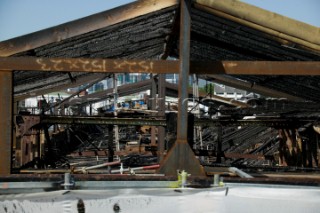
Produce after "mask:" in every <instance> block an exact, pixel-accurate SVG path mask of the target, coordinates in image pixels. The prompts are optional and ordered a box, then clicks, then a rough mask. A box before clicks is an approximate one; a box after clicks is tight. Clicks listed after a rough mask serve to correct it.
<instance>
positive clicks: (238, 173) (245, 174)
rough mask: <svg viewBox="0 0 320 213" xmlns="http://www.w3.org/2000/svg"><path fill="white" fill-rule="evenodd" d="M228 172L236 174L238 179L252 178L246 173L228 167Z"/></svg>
mask: <svg viewBox="0 0 320 213" xmlns="http://www.w3.org/2000/svg"><path fill="white" fill-rule="evenodd" d="M228 170H229V171H230V172H232V173H235V174H237V175H238V176H239V177H241V178H253V177H252V176H251V175H249V174H248V173H245V172H244V171H241V170H240V169H238V168H236V167H230V168H229V169H228Z"/></svg>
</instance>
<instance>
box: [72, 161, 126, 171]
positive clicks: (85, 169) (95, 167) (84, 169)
mask: <svg viewBox="0 0 320 213" xmlns="http://www.w3.org/2000/svg"><path fill="white" fill-rule="evenodd" d="M120 163H121V161H115V162H107V163H103V164H99V165H95V166H88V167H84V168H80V169H75V170H74V172H83V173H85V172H86V171H88V170H92V169H98V168H103V167H107V166H114V165H118V164H120Z"/></svg>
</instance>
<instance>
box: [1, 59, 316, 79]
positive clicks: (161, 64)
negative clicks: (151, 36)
mask: <svg viewBox="0 0 320 213" xmlns="http://www.w3.org/2000/svg"><path fill="white" fill-rule="evenodd" d="M0 70H2V71H7V70H25V71H28V70H32V71H56V72H100V73H104V72H106V73H159V74H161V73H168V74H170V73H179V61H169V60H166V61H164V60H129V59H128V60H127V59H90V58H76V59H75V58H36V57H34V58H33V57H2V58H0ZM190 73H195V74H228V75H320V62H319V61H191V62H190Z"/></svg>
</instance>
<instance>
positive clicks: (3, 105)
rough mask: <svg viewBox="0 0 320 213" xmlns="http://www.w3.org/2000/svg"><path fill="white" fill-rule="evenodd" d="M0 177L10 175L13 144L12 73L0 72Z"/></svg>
mask: <svg viewBox="0 0 320 213" xmlns="http://www.w3.org/2000/svg"><path fill="white" fill-rule="evenodd" d="M0 86H1V89H0V100H1V101H0V144H1V149H0V175H6V174H10V171H11V144H12V123H13V122H12V90H13V88H12V72H10V71H9V72H8V71H7V72H6V71H3V72H0Z"/></svg>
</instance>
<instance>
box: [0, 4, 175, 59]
mask: <svg viewBox="0 0 320 213" xmlns="http://www.w3.org/2000/svg"><path fill="white" fill-rule="evenodd" d="M177 4H178V0H152V1H150V0H141V1H135V2H133V3H130V4H126V5H124V6H120V7H117V8H114V9H111V10H108V11H104V12H101V13H97V14H94V15H91V16H88V17H85V18H82V19H78V20H75V21H72V22H68V23H65V24H61V25H59V26H56V27H52V28H48V29H44V30H41V31H38V32H35V33H31V34H28V35H25V36H20V37H17V38H13V39H10V40H7V41H3V42H1V43H0V56H10V55H13V54H15V53H19V52H23V51H27V50H31V49H34V48H37V47H40V46H43V45H47V44H50V43H54V42H59V41H62V40H65V39H68V38H71V37H74V36H77V35H81V34H85V33H88V32H91V31H94V30H98V29H101V28H105V27H108V26H111V25H114V24H117V23H120V22H123V21H126V20H130V19H133V18H136V17H139V16H143V15H146V14H148V13H152V12H154V11H158V10H161V9H165V8H168V7H172V6H174V5H177Z"/></svg>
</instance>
